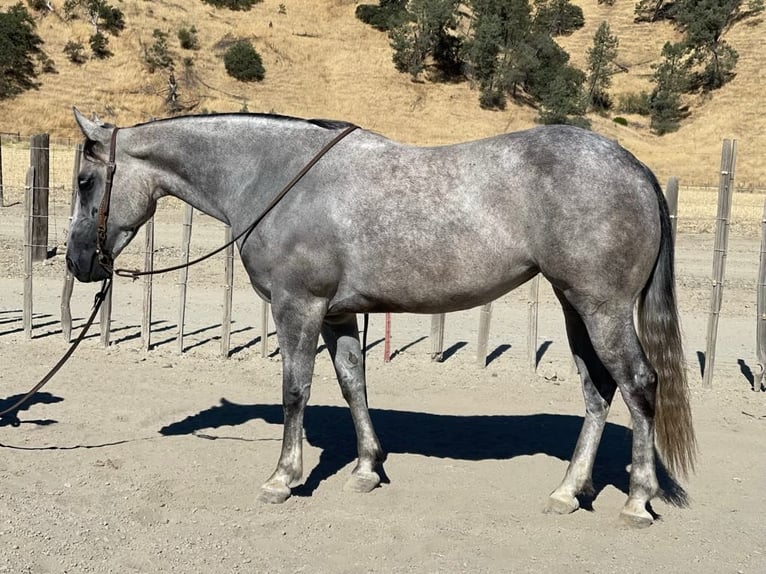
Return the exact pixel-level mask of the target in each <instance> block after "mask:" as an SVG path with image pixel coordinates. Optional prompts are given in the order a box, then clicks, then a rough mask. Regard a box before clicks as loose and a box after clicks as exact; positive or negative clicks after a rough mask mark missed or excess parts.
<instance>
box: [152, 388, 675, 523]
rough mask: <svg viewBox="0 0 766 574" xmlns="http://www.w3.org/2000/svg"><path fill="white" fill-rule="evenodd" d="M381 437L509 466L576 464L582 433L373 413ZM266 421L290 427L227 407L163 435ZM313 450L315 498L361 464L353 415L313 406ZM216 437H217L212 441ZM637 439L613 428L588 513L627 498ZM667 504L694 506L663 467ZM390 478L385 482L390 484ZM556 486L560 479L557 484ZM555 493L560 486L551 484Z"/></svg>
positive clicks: (527, 421) (272, 409) (276, 413)
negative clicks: (619, 495)
mask: <svg viewBox="0 0 766 574" xmlns="http://www.w3.org/2000/svg"><path fill="white" fill-rule="evenodd" d="M370 416H371V418H372V421H373V424H374V425H375V429H376V431H377V433H378V437H379V438H380V441H381V443H382V445H383V448H384V450H385V451H386V452H387V453H401V454H403V453H407V454H418V455H422V456H431V457H437V458H452V459H459V460H475V461H478V460H506V459H512V458H515V457H518V456H525V455H527V456H529V455H534V454H546V455H549V456H553V457H556V458H558V459H561V460H569V458H570V456H571V454H572V452H573V450H574V446H575V442H576V439H577V436H578V434H579V432H580V427H581V426H582V418H581V417H578V416H572V415H559V414H548V413H542V414H534V415H486V416H482V415H443V414H433V413H423V412H411V411H398V410H389V409H370ZM253 419H262V420H264V421H265V422H267V423H270V424H282V422H283V414H282V406H281V405H275V404H255V405H241V404H236V403H232V402H230V401H227V400H226V399H221V403H220V404H219V405H217V406H214V407H211V408H209V409H206V410H204V411H201V412H199V413H197V414H195V415H192V416H189V417H187V418H185V419H183V420H181V421H178V422H175V423H172V424H170V425H168V426H165V427H163V428H162V429H160V433H161V434H162V435H165V436H172V435H184V434H194V433H196V432H197V431H200V430H202V429H210V428H216V427H220V426H235V425H240V424H244V423H246V422H247V421H249V420H253ZM304 429H305V436H306V440H307V441H308V443H309V444H310V445H312V446H314V447H317V448H319V449H321V454H320V458H319V463H318V464H317V465H316V466H315V467H314V468H313V469H311V472H310V473H309V475H308V477H306V480H305V482H304V483H303V485H301V486H299V487H297V488H294V489H293V494H296V495H298V496H310V495H311V494H312V493H313V492H314V490H316V488H317V487H318V486H319V484H320V483H321V482H322V481H323V480H325V479H327V478H329V477H331V476H333V475H334V474H336V473H337V472H338V471H339V470H341V469H342V468H343V467H345V466H346V465H347V464H349V463H351V462H353V461H354V460H355V458H356V440H355V435H354V427H353V424H352V422H351V415H350V413H349V410H348V408H346V407H338V406H308V407H306V415H305V421H304ZM207 438H210V437H207ZM631 442H632V432H631V431H630V429H628V428H626V427H623V426H620V425H616V424H611V423H607V425H606V428H605V429H604V434H603V438H602V440H601V445H600V448H599V453H598V457H597V458H596V463H595V466H594V472H593V488H594V494H593V497H592V498H591V497H586V498H585V499H584V500H583V506H584V507H585V508H591V507H590V502H591V501H592V499H593V498H595V496H596V495H597V494H598V493H599V492H601V490H603V489H604V488H605V487H606V486H609V485H612V486H615V487H616V488H618V489H620V490H621V491H623V492H625V493H627V492H628V487H629V476H628V473H627V471H626V467H627V466H628V465H629V464H630V452H631ZM657 473H658V479H659V481H660V486H661V489H662V494H661V497H662V499H663V500H665V501H666V502H669V503H670V504H674V505H676V506H687V505H688V495H687V493H686V491H685V490H684V489H683V487H682V486H681V485H680V484H678V482H676V481H675V480H674V479H673V477H672V476H670V475H669V473H668V472H667V471H666V469H665V467H664V466H663V465H662V463H661V462H659V461H658V464H657ZM387 481H388V480H387V477H386V476H385V473H383V482H387ZM553 482H555V480H554V481H553ZM550 486H551V488H552V487H553V486H555V484H551V485H550Z"/></svg>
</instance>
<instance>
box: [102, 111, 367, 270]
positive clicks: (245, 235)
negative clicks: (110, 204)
mask: <svg viewBox="0 0 766 574" xmlns="http://www.w3.org/2000/svg"><path fill="white" fill-rule="evenodd" d="M356 129H359V126H349V127H347V128H346V129H345V130H343V131H342V132H341V133H339V134H338V135H337V136H335V137H334V138H333V139H332V141H330V142H329V143H327V144H326V145H325V146H324V147H323V148H322V149H321V150H319V152H318V153H317V154H316V155H315V156H314V157H313V158H311V161H310V162H308V163H307V164H306V165H305V166H303V169H301V170H300V171H299V172H298V174H297V175H296V176H295V177H294V178H292V179H291V180H290V183H288V184H287V185H286V186H285V187H283V188H282V191H280V192H279V193H278V194H276V195H275V196H274V198H273V199H272V200H271V202H270V203H269V204H268V205H267V206H266V208H265V209H264V210H263V211H262V212H261V213H260V215H259V216H258V217H257V218H256V219H255V221H253V223H251V224H250V226H249V227H248V228H247V229H245V230H244V231H243V232H242V233H240V234H239V235H237V236H236V237H235V238H234V239H232V240H231V241H229V242H228V243H226V244H225V245H222V246H221V247H219V248H218V249H216V250H215V251H211V252H210V253H207V254H205V255H203V256H202V257H198V258H197V259H194V260H192V261H189V262H188V263H181V264H179V265H173V266H172V267H165V268H164V269H156V270H153V271H139V270H138V269H115V270H114V273H115V275H118V276H119V277H130V278H131V279H137V278H138V277H142V276H144V275H159V274H161V273H169V272H170V271H178V270H179V269H183V268H184V267H191V266H192V265H196V264H197V263H201V262H202V261H205V260H206V259H209V258H210V257H212V256H213V255H216V254H217V253H220V252H221V251H223V250H224V249H226V248H227V247H229V246H230V245H233V244H234V243H236V242H237V241H239V240H240V239H242V243H243V244H244V242H245V241H247V238H248V237H250V234H251V233H252V232H253V230H254V229H255V228H256V226H257V225H258V224H259V223H260V222H261V221H262V220H263V218H264V217H266V216H267V215H268V214H269V212H270V211H271V210H272V209H274V207H275V206H276V205H277V204H278V203H279V201H280V200H281V199H282V198H283V197H284V196H285V195H287V192H288V191H290V190H291V189H292V188H293V187H295V185H296V184H297V183H298V182H299V181H300V180H301V179H303V176H304V175H306V174H307V173H308V172H309V170H310V169H311V168H312V167H314V165H315V164H316V163H317V162H318V161H319V160H320V159H322V157H323V156H324V155H325V154H326V153H327V152H328V151H330V150H331V149H332V148H333V147H334V146H335V144H337V143H338V142H339V141H340V140H342V139H343V138H345V137H346V136H347V135H348V134H350V133H351V132H353V131H354V130H356ZM107 213H108V211H107Z"/></svg>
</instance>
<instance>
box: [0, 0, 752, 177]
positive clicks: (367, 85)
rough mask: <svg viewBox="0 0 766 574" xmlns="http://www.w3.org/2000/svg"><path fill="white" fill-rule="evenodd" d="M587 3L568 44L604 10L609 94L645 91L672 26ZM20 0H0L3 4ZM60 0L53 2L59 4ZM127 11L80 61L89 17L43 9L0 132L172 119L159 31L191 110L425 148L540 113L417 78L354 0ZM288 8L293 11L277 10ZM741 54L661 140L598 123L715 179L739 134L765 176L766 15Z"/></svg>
mask: <svg viewBox="0 0 766 574" xmlns="http://www.w3.org/2000/svg"><path fill="white" fill-rule="evenodd" d="M575 1H576V2H577V3H578V4H580V5H581V6H582V8H583V11H584V13H585V17H586V26H585V28H584V29H582V30H579V31H578V32H576V33H575V34H573V35H572V36H569V37H567V38H563V39H561V40H560V43H561V44H562V45H563V46H564V47H565V48H566V49H567V50H568V51H569V52H570V53H571V55H572V59H573V61H574V62H575V63H577V64H578V65H580V66H584V64H585V58H586V51H587V48H588V47H589V46H590V45H591V44H592V37H593V33H594V32H595V30H596V28H597V27H598V25H599V23H600V22H601V21H602V20H608V21H609V22H610V24H611V27H612V31H613V32H614V33H616V34H617V36H618V37H619V39H620V55H619V57H618V60H619V62H620V63H621V64H622V65H624V66H626V67H627V68H628V72H627V73H622V74H619V75H617V76H615V78H614V86H613V89H612V94H613V95H616V94H617V93H619V92H621V91H635V90H638V89H649V79H650V76H651V67H650V66H651V64H652V63H653V62H656V61H657V60H658V59H659V53H660V49H661V47H662V44H663V43H664V42H665V41H666V40H668V39H673V37H674V34H675V32H674V31H673V30H672V29H671V28H670V27H669V26H667V25H664V24H653V25H648V24H641V25H638V24H634V23H633V5H634V3H633V2H632V1H631V0H618V2H617V3H616V5H615V6H614V7H605V6H599V5H598V4H597V2H596V0H575ZM13 3H14V2H12V1H9V0H0V7H3V8H6V7H7V6H9V5H11V4H13ZM62 4H63V0H53V5H54V6H55V7H56V8H57V9H59V10H60V9H61V5H62ZM114 4H115V5H116V6H118V7H119V8H120V9H121V10H122V11H123V12H124V14H125V20H126V29H125V30H124V31H123V32H122V34H121V35H120V37H118V38H110V45H111V49H112V51H113V52H114V53H115V55H114V56H113V57H112V58H109V59H107V60H103V61H98V60H89V61H88V62H86V63H85V64H83V65H81V66H76V65H73V64H71V63H69V61H68V60H67V59H66V57H65V55H64V54H63V53H62V50H63V47H64V45H65V44H66V42H67V41H68V40H70V39H79V40H80V41H82V42H83V43H84V44H87V39H88V36H89V35H90V33H91V32H90V27H89V26H88V25H87V24H86V23H85V22H83V21H82V20H80V21H75V22H69V23H67V22H64V21H62V20H61V18H59V17H58V16H57V15H56V14H48V15H46V16H44V17H37V18H36V20H37V24H38V33H39V34H40V35H41V36H42V37H43V39H44V40H45V46H44V49H45V50H46V52H47V53H48V54H49V55H50V56H51V57H52V58H53V59H54V60H55V62H56V67H57V69H58V73H57V74H54V75H44V76H41V81H42V85H41V87H40V89H39V90H36V91H32V92H27V93H25V94H24V95H22V96H20V97H18V98H16V99H14V100H11V101H3V102H0V131H13V132H16V131H20V132H21V133H23V134H29V133H33V132H39V131H48V132H50V133H51V134H52V135H56V136H77V132H76V129H75V126H74V122H73V120H72V117H71V111H70V110H71V107H72V106H78V107H79V108H80V109H81V110H83V111H85V112H86V113H90V112H96V113H98V114H99V116H100V117H102V118H103V119H106V120H108V121H111V122H113V123H117V124H119V125H129V124H133V123H137V122H140V121H145V120H147V119H149V118H151V117H161V116H165V115H167V112H166V111H165V110H164V105H163V97H162V91H163V90H164V89H165V86H166V81H167V79H166V76H165V75H164V74H162V73H159V72H157V73H154V74H150V73H148V72H147V71H146V67H145V66H144V64H143V48H142V45H146V44H149V43H151V36H152V31H153V30H154V29H155V28H159V29H161V30H163V31H164V32H166V33H168V43H169V46H170V48H171V52H172V54H173V56H174V59H175V61H176V64H177V71H176V76H177V77H178V79H179V80H181V76H182V73H181V71H180V68H181V67H182V66H181V61H182V59H183V58H184V57H189V56H190V57H192V58H193V59H194V70H195V75H196V85H194V86H191V85H185V84H184V83H183V82H182V81H180V82H179V89H180V96H181V100H182V102H186V103H190V102H196V103H197V107H196V110H195V111H202V110H205V111H238V110H241V109H242V108H243V106H246V107H247V109H248V110H249V111H252V112H276V113H281V114H288V115H296V116H303V117H327V118H337V119H345V120H349V121H353V122H356V123H358V124H360V125H362V126H364V127H366V128H369V129H372V130H376V131H379V132H381V133H383V134H386V135H388V136H389V137H392V138H394V139H398V140H402V141H407V142H411V143H417V144H442V143H449V142H455V141H460V140H466V139H471V138H477V137H483V136H488V135H493V134H497V133H501V132H505V131H509V130H518V129H524V128H527V127H530V126H532V125H534V119H533V118H534V117H535V115H536V112H535V111H534V110H532V109H529V108H526V107H521V106H516V105H510V106H509V107H508V109H507V110H505V111H502V112H491V111H484V110H481V109H480V108H479V106H478V92H477V91H476V90H473V89H471V86H470V85H469V83H467V82H463V83H457V84H428V83H413V82H411V81H410V79H409V77H408V76H406V75H403V74H399V73H398V72H396V71H395V70H394V67H393V65H392V64H391V50H390V48H389V46H388V41H387V38H386V36H385V35H384V34H382V33H380V32H377V31H375V30H374V29H372V28H371V27H369V26H367V25H365V24H363V23H362V22H360V21H358V20H357V19H356V18H355V17H354V9H355V7H356V5H357V4H358V2H355V1H353V0H312V1H311V2H306V1H305V0H264V2H262V3H260V4H257V5H256V6H254V7H253V9H252V10H250V11H248V12H231V11H228V10H222V9H216V8H213V7H211V6H209V5H207V4H203V3H202V2H201V1H200V0H152V1H147V0H123V1H121V2H118V1H115V2H114ZM280 4H283V5H284V7H285V13H284V14H282V13H280V8H279V7H280ZM191 25H194V26H195V27H196V28H197V30H198V32H199V38H200V45H201V49H200V50H198V51H196V52H190V51H186V50H182V49H181V48H180V46H179V42H178V38H177V36H176V34H177V31H178V29H179V28H180V27H181V26H191ZM237 38H247V39H250V40H252V41H253V44H254V45H255V47H256V49H257V50H258V51H259V53H260V54H261V55H262V57H263V62H264V66H265V68H266V79H265V81H263V82H261V83H252V84H244V83H241V82H237V81H236V80H234V79H232V78H230V77H229V76H227V75H226V73H225V70H224V67H223V62H222V59H221V55H222V53H223V48H221V46H222V45H225V43H226V41H231V40H232V39H237ZM727 38H728V40H729V42H730V43H731V44H732V45H733V46H734V47H735V48H736V49H737V50H738V51H739V53H740V60H739V64H738V66H737V77H736V78H735V79H734V80H733V81H732V82H731V83H730V84H729V85H727V86H725V87H724V88H723V89H722V90H719V91H718V92H715V93H714V94H713V95H712V96H711V97H710V98H708V99H706V100H704V101H700V99H699V98H692V100H691V101H690V103H691V104H692V116H691V117H690V118H689V119H688V120H686V121H685V122H684V124H683V126H682V128H681V130H680V131H679V132H677V133H675V134H670V135H667V136H664V137H661V138H660V137H657V136H653V135H651V134H650V133H649V130H648V120H647V119H646V118H640V117H631V118H629V119H630V120H631V125H630V126H628V127H621V126H618V125H616V124H614V123H613V122H612V121H611V119H610V118H601V117H598V116H592V117H591V120H592V122H593V127H594V130H596V131H598V132H601V133H604V134H606V135H608V136H609V137H612V138H614V139H617V140H619V141H620V143H622V144H623V145H624V146H625V147H627V148H628V149H630V150H631V151H633V152H634V153H635V154H636V155H637V156H638V157H639V158H641V159H642V160H644V161H645V162H646V163H647V164H648V165H649V166H650V167H652V169H654V170H655V171H656V172H657V174H658V176H659V178H660V179H661V180H664V179H665V178H667V177H668V176H670V175H679V176H680V177H681V178H682V181H684V182H687V183H690V182H703V183H704V182H710V183H716V182H717V178H718V175H717V172H718V169H719V156H720V147H721V139H722V138H724V137H729V138H736V139H737V140H738V142H739V155H738V168H737V180H738V182H739V183H740V184H756V183H757V184H761V185H764V184H766V162H763V161H762V157H763V149H764V148H765V147H766V116H764V114H763V113H762V111H761V109H759V107H760V105H759V104H760V103H761V102H763V92H762V89H763V87H764V85H765V83H764V74H766V72H764V71H763V70H764V69H766V50H764V48H766V45H765V39H766V23H765V22H764V21H763V20H759V21H757V22H755V23H752V22H747V21H746V22H744V23H740V24H738V25H737V26H736V27H735V28H734V29H733V30H732V31H731V32H730V33H729V35H728V37H727Z"/></svg>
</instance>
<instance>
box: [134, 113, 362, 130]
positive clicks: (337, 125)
mask: <svg viewBox="0 0 766 574" xmlns="http://www.w3.org/2000/svg"><path fill="white" fill-rule="evenodd" d="M224 117H236V118H243V117H252V118H262V119H267V120H276V121H280V122H303V123H307V124H311V125H315V126H317V127H320V128H323V129H326V130H339V129H343V128H347V127H351V126H352V125H353V124H352V123H350V122H344V121H341V120H327V119H322V118H312V119H305V118H297V117H293V116H283V115H280V114H259V113H235V112H227V113H221V114H215V113H213V114H189V115H183V116H173V117H172V118H160V119H152V120H149V121H146V122H142V123H139V124H136V125H135V126H133V127H140V126H145V125H149V124H157V123H164V122H174V121H178V120H190V119H195V118H224Z"/></svg>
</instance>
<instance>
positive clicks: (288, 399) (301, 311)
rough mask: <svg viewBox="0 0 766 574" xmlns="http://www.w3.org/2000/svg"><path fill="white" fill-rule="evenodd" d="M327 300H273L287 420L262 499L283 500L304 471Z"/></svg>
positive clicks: (269, 500)
mask: <svg viewBox="0 0 766 574" xmlns="http://www.w3.org/2000/svg"><path fill="white" fill-rule="evenodd" d="M326 308H327V307H326V302H325V301H323V300H317V299H312V298H309V297H306V298H298V297H294V296H293V297H287V298H284V297H283V298H281V300H280V298H277V297H275V298H274V299H273V301H272V309H273V314H274V321H275V323H276V326H277V338H278V339H279V348H280V351H281V354H282V407H283V409H284V413H285V422H284V428H283V438H282V452H281V454H280V456H279V462H278V463H277V469H276V470H275V471H274V473H273V474H272V475H271V477H270V478H269V479H268V480H267V481H266V482H265V483H264V484H263V486H261V493H260V497H259V498H260V499H261V500H262V501H264V502H271V503H280V502H284V501H285V500H286V499H287V498H288V497H289V496H290V487H291V486H293V485H295V484H296V483H297V482H298V480H299V479H300V478H301V476H302V474H303V413H304V410H305V408H306V403H307V402H308V400H309V395H310V392H311V378H312V376H313V374H314V360H315V358H316V348H317V342H318V340H319V331H320V329H321V325H322V320H323V318H324V314H325V312H326Z"/></svg>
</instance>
